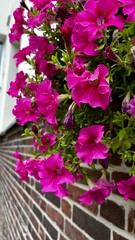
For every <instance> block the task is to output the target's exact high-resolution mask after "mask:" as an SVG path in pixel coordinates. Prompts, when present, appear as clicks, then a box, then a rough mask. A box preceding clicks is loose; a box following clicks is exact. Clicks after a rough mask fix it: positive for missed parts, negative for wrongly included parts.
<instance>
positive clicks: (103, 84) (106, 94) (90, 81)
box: [67, 64, 111, 110]
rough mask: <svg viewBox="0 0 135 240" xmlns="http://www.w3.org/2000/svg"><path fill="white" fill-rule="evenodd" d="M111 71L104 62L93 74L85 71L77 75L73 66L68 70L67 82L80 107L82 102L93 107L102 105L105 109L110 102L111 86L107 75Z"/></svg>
mask: <svg viewBox="0 0 135 240" xmlns="http://www.w3.org/2000/svg"><path fill="white" fill-rule="evenodd" d="M108 74H109V72H108V69H107V67H106V66H105V65H104V64H99V65H98V66H97V68H96V70H95V71H94V73H93V74H92V73H91V72H90V71H87V70H85V71H83V72H82V74H81V75H77V74H76V73H75V72H74V71H73V70H72V69H71V68H68V71H67V83H68V87H69V89H72V91H71V96H72V98H73V100H74V101H75V102H76V103H77V105H78V106H79V107H80V104H81V103H88V104H89V105H90V106H91V107H93V108H96V107H101V108H102V109H103V110H104V109H106V108H107V106H108V105H109V103H110V95H111V88H110V86H109V82H108V81H107V79H106V77H107V76H108Z"/></svg>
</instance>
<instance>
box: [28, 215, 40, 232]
mask: <svg viewBox="0 0 135 240" xmlns="http://www.w3.org/2000/svg"><path fill="white" fill-rule="evenodd" d="M30 221H31V222H32V224H33V225H34V227H35V228H36V229H37V230H38V225H39V224H38V221H37V220H36V218H35V217H34V215H33V214H30Z"/></svg>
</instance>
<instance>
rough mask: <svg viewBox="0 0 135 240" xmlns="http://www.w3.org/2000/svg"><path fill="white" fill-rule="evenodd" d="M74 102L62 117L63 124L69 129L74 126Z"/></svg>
mask: <svg viewBox="0 0 135 240" xmlns="http://www.w3.org/2000/svg"><path fill="white" fill-rule="evenodd" d="M75 106H76V104H75V103H74V102H73V103H72V104H71V105H70V107H69V109H68V112H67V114H66V116H65V118H64V125H65V127H66V128H67V129H68V130H70V129H73V128H75V127H76V122H75V119H74V109H75Z"/></svg>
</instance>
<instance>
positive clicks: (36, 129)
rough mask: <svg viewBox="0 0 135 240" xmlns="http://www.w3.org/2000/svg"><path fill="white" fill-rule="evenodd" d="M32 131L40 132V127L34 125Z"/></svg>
mask: <svg viewBox="0 0 135 240" xmlns="http://www.w3.org/2000/svg"><path fill="white" fill-rule="evenodd" d="M32 132H33V133H35V134H37V133H38V128H37V127H36V126H35V125H34V126H32Z"/></svg>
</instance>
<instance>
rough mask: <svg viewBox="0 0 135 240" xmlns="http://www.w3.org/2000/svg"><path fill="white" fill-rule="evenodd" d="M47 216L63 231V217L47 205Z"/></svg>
mask: <svg viewBox="0 0 135 240" xmlns="http://www.w3.org/2000/svg"><path fill="white" fill-rule="evenodd" d="M47 215H48V216H49V217H50V218H51V220H53V221H54V222H56V224H57V225H58V226H59V227H60V228H61V229H63V223H64V219H63V216H62V215H61V214H60V213H59V212H58V211H56V210H55V209H54V208H52V207H51V206H50V205H47Z"/></svg>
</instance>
